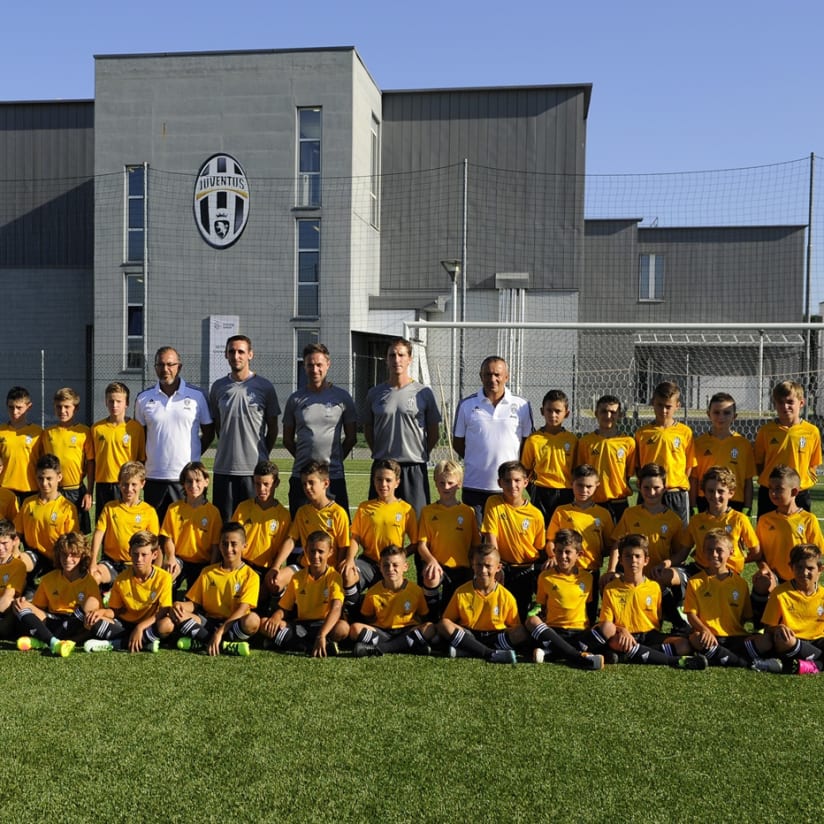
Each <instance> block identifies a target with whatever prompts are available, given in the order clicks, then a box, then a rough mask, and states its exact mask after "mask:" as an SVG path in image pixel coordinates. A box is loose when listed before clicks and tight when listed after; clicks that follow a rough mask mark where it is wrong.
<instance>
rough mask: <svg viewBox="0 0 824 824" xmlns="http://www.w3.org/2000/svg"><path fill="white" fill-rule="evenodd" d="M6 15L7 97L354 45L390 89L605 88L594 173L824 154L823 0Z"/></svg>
mask: <svg viewBox="0 0 824 824" xmlns="http://www.w3.org/2000/svg"><path fill="white" fill-rule="evenodd" d="M3 18H4V31H5V36H4V38H3V41H4V42H3V49H2V51H1V52H0V69H2V73H1V74H0V77H2V82H1V83H0V99H2V100H42V99H55V98H61V99H72V98H91V97H93V96H94V59H93V55H95V54H117V53H131V52H170V51H200V50H206V51H211V50H234V49H263V48H289V47H312V46H333V45H352V46H356V47H357V49H358V51H359V53H360V55H361V57H362V58H363V60H364V62H365V64H366V65H367V67H368V68H369V70H370V71H371V73H372V75H373V77H374V78H375V80H376V82H377V83H378V85H379V86H380V87H381V88H383V89H401V88H425V87H444V86H473V85H521V84H529V85H533V84H552V83H592V84H593V94H592V104H591V107H590V116H589V122H588V131H587V171H588V172H589V173H593V174H607V173H638V172H667V171H670V172H671V171H684V170H699V169H723V168H733V167H741V166H754V165H762V164H771V163H778V162H781V161H788V160H795V159H797V158H802V157H806V156H808V155H809V153H810V152H816V153H817V154H824V145H822V144H824V106H822V97H824V95H822V81H824V72H822V67H823V64H824V60H822V57H821V55H822V53H823V51H824V50H822V47H821V33H822V31H824V4H821V3H817V2H813V0H804V1H803V2H792V0H790V2H787V3H783V4H780V5H779V4H777V3H774V2H764V0H751V1H750V2H742V0H715V2H707V1H706V0H693V2H691V3H689V4H686V3H683V4H675V3H669V2H656V3H649V2H635V3H621V2H606V1H604V2H592V0H577V2H569V0H567V2H563V3H561V2H553V1H552V0H544V2H521V3H500V2H496V3H492V2H487V0H476V1H475V2H471V3H470V2H465V0H441V2H431V0H420V1H419V2H417V3H403V4H402V3H396V2H392V0H383V2H374V1H373V0H369V1H368V2H358V0H350V2H348V3H345V2H342V0H341V2H330V1H329V0H316V2H311V3H310V2H303V3H283V2H278V0H268V2H258V0H235V2H221V3H217V2H213V0H200V2H197V3H194V2H189V1H188V0H165V2H158V0H142V2H140V3H136V4H128V5H127V4H122V3H117V2H112V0H107V2H101V1H100V0H90V1H89V2H84V0H80V2H78V3H73V4H70V3H66V2H65V0H60V2H57V0H44V2H40V3H29V4H22V3H15V4H7V5H6V7H5V8H4V10H3Z"/></svg>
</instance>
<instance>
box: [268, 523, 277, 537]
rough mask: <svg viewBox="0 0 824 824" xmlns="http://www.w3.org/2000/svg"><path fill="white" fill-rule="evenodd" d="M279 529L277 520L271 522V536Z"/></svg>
mask: <svg viewBox="0 0 824 824" xmlns="http://www.w3.org/2000/svg"><path fill="white" fill-rule="evenodd" d="M277 528H278V522H277V521H275V520H271V521H269V534H270V535H274V534H275V532H276V531H277Z"/></svg>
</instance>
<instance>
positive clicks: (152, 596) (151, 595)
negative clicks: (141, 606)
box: [149, 590, 157, 601]
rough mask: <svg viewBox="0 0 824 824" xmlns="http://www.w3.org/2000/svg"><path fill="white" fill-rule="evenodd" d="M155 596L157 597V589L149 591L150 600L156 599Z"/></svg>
mask: <svg viewBox="0 0 824 824" xmlns="http://www.w3.org/2000/svg"><path fill="white" fill-rule="evenodd" d="M155 598H157V592H156V591H155V590H152V591H151V592H150V593H149V600H150V601H154V599H155Z"/></svg>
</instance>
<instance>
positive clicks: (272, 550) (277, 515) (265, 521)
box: [232, 498, 292, 569]
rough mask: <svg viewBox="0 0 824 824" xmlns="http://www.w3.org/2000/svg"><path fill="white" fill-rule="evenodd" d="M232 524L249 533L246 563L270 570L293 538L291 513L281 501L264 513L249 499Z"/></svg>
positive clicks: (244, 552)
mask: <svg viewBox="0 0 824 824" xmlns="http://www.w3.org/2000/svg"><path fill="white" fill-rule="evenodd" d="M232 520H233V521H237V522H238V523H241V524H243V529H244V530H245V531H246V548H245V549H244V550H243V560H244V561H246V562H247V563H249V564H253V565H254V566H256V567H260V568H261V569H268V568H269V565H270V564H271V563H272V561H273V560H274V557H275V555H277V553H278V550H279V549H280V546H281V544H282V543H283V542H284V541H285V540H286V536H287V535H288V534H289V527H290V526H291V524H292V519H291V517H289V510H288V509H286V507H285V506H283V504H281V503H279V502H278V501H275V505H274V506H270V507H268V508H267V509H264V508H263V507H262V506H261V505H260V504H259V503H258V502H257V501H256V500H255V499H254V498H247V499H246V500H245V501H241V502H240V503H239V504H238V506H237V509H235V511H234V514H233V515H232Z"/></svg>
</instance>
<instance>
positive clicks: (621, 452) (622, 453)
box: [595, 446, 627, 461]
mask: <svg viewBox="0 0 824 824" xmlns="http://www.w3.org/2000/svg"><path fill="white" fill-rule="evenodd" d="M595 454H596V455H597V454H598V453H597V452H596V453H595ZM615 454H616V455H617V456H618V460H619V461H623V460H624V458H626V456H627V453H626V452H625V451H624V447H623V446H622V447H621V448H620V449H619V450H618V451H617V452H616V453H615Z"/></svg>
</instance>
